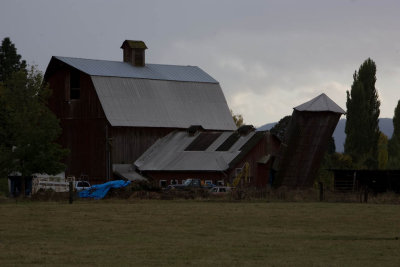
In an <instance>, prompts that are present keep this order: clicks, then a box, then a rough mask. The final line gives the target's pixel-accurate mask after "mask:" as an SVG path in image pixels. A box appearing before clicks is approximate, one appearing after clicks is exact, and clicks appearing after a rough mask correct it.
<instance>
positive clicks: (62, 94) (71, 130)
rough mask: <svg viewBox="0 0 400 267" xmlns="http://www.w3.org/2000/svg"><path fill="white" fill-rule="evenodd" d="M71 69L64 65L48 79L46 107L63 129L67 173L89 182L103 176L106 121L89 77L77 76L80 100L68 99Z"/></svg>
mask: <svg viewBox="0 0 400 267" xmlns="http://www.w3.org/2000/svg"><path fill="white" fill-rule="evenodd" d="M69 75H70V69H69V68H67V67H65V68H62V69H60V70H58V71H57V72H55V73H54V74H53V75H52V76H51V77H49V78H48V81H47V82H48V83H49V86H50V89H52V96H51V97H50V99H49V107H50V109H51V110H52V111H53V112H54V113H55V114H56V116H57V117H58V118H59V120H60V125H61V128H62V130H63V132H62V134H61V136H60V138H59V142H60V144H61V145H62V146H63V147H65V148H68V149H69V150H70V153H69V155H68V157H67V158H66V159H65V161H64V162H65V163H66V165H67V169H66V175H74V176H76V177H77V178H78V177H80V176H81V175H82V174H84V175H88V177H89V180H90V181H91V182H96V181H104V180H105V178H106V146H105V144H106V130H105V129H106V126H107V120H106V118H105V115H104V112H103V110H102V107H101V104H100V101H99V99H98V97H97V94H96V92H95V89H94V87H93V84H92V81H91V78H90V76H88V75H86V74H84V73H81V75H80V89H81V90H80V99H75V100H70V99H69V90H70V84H69V83H70V76H69Z"/></svg>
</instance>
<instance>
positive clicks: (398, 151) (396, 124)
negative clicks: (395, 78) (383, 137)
mask: <svg viewBox="0 0 400 267" xmlns="http://www.w3.org/2000/svg"><path fill="white" fill-rule="evenodd" d="M388 154H389V162H388V167H389V168H391V169H398V168H400V100H399V101H398V102H397V106H396V108H395V110H394V116H393V135H392V138H390V140H389V142H388Z"/></svg>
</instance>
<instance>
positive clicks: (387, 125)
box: [257, 118, 393, 152]
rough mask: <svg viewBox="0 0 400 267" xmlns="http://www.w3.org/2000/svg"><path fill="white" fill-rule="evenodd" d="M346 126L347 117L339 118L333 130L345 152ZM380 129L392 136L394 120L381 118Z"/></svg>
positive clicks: (268, 125)
mask: <svg viewBox="0 0 400 267" xmlns="http://www.w3.org/2000/svg"><path fill="white" fill-rule="evenodd" d="M275 124H276V122H272V123H267V124H264V125H263V126H261V127H259V128H258V129H257V130H258V131H266V130H270V129H271V128H272V127H274V125H275ZM345 126H346V119H341V120H339V123H338V125H337V126H336V129H335V131H334V132H333V138H334V139H335V145H336V151H337V152H343V151H344V147H343V146H344V141H345V140H346V134H345V133H344V128H345ZM379 129H380V130H381V131H382V132H383V133H384V134H385V135H386V136H387V137H388V138H391V137H392V134H393V122H392V119H389V118H381V119H379Z"/></svg>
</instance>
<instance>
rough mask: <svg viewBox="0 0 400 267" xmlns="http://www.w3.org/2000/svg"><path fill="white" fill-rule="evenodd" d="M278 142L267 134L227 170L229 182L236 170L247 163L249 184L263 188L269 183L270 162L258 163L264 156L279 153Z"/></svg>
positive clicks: (234, 175)
mask: <svg viewBox="0 0 400 267" xmlns="http://www.w3.org/2000/svg"><path fill="white" fill-rule="evenodd" d="M279 146H280V142H279V140H278V139H277V138H276V137H274V136H272V135H271V134H270V133H269V132H266V133H265V136H264V137H263V138H262V139H261V140H260V141H259V142H258V143H257V144H256V145H255V146H254V147H253V148H252V149H251V150H250V152H248V153H247V155H246V156H245V157H244V158H243V159H241V160H240V161H239V162H238V163H237V164H236V165H235V166H234V167H233V168H231V169H230V170H229V172H228V173H229V180H230V182H232V181H233V179H234V178H235V177H236V168H242V167H243V165H244V164H245V163H246V162H248V163H249V167H250V170H249V177H250V183H251V185H253V186H256V187H257V188H265V187H266V186H267V184H268V181H269V171H270V169H271V161H269V162H268V163H266V164H262V163H258V162H257V161H259V160H260V159H261V157H263V156H264V155H268V154H270V155H273V156H274V155H276V154H277V153H278V151H279Z"/></svg>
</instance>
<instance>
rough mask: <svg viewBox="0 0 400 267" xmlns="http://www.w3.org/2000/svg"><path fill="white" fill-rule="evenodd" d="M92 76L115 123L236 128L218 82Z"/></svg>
mask: <svg viewBox="0 0 400 267" xmlns="http://www.w3.org/2000/svg"><path fill="white" fill-rule="evenodd" d="M91 78H92V81H93V84H94V87H95V89H96V92H97V95H98V96H99V99H100V102H101V105H102V107H103V109H104V113H105V115H106V117H107V119H108V121H109V122H110V124H111V125H112V126H135V127H172V128H188V127H190V126H191V125H201V126H202V127H203V128H204V129H209V130H235V129H236V125H235V123H234V121H233V119H232V115H231V113H230V111H229V108H228V105H227V103H226V100H225V96H224V94H223V92H222V89H221V87H220V85H219V84H216V83H195V82H178V81H160V80H146V79H132V78H119V77H103V76H92V77H91Z"/></svg>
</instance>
